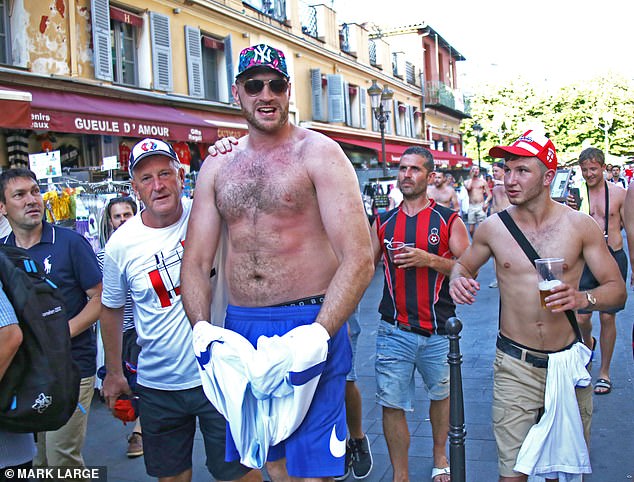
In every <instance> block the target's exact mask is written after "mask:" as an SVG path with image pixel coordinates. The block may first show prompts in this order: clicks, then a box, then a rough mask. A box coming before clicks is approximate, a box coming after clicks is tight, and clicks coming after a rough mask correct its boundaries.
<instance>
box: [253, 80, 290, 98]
mask: <svg viewBox="0 0 634 482" xmlns="http://www.w3.org/2000/svg"><path fill="white" fill-rule="evenodd" d="M265 84H267V85H268V86H269V89H270V90H271V92H273V93H274V94H277V95H279V94H283V93H284V92H286V90H287V89H288V80H286V79H271V80H259V79H249V80H245V81H244V83H243V84H242V85H243V86H244V91H245V92H246V93H247V95H258V94H259V93H260V92H262V89H264V85H265Z"/></svg>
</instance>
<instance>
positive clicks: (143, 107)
mask: <svg viewBox="0 0 634 482" xmlns="http://www.w3.org/2000/svg"><path fill="white" fill-rule="evenodd" d="M29 91H31V93H32V95H33V101H32V103H31V114H32V115H31V118H32V123H31V128H32V129H34V130H44V131H56V132H76V133H80V134H96V135H112V136H120V137H136V138H143V137H156V138H160V139H168V140H172V141H187V142H212V141H213V140H214V139H215V138H216V129H215V128H214V127H212V126H211V125H209V124H208V123H206V122H204V121H203V120H202V119H200V118H199V117H196V116H193V115H191V114H188V113H186V112H184V111H183V110H180V109H176V108H174V107H169V106H164V105H155V104H146V103H143V102H134V101H129V100H120V99H112V98H105V97H98V96H94V95H88V94H77V93H72V92H61V91H56V90H46V89H38V88H29Z"/></svg>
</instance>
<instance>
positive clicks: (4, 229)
mask: <svg viewBox="0 0 634 482" xmlns="http://www.w3.org/2000/svg"><path fill="white" fill-rule="evenodd" d="M9 234H11V225H10V224H9V221H8V220H7V218H5V217H4V214H0V238H6V237H7V236H9Z"/></svg>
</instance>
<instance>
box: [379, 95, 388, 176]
mask: <svg viewBox="0 0 634 482" xmlns="http://www.w3.org/2000/svg"><path fill="white" fill-rule="evenodd" d="M379 116H380V119H379V128H380V129H381V156H383V177H387V175H388V170H387V159H386V158H385V114H384V112H383V106H381V108H380V110H379Z"/></svg>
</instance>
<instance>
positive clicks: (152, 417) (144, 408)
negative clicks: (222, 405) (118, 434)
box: [137, 385, 251, 480]
mask: <svg viewBox="0 0 634 482" xmlns="http://www.w3.org/2000/svg"><path fill="white" fill-rule="evenodd" d="M137 393H138V395H139V412H140V413H141V425H142V426H143V451H144V459H145V469H146V471H147V473H148V475H149V476H151V477H173V476H176V475H178V474H180V473H182V472H184V471H185V470H188V469H190V468H191V467H192V450H193V447H194V435H195V433H196V418H198V423H199V426H200V431H201V432H202V435H203V441H204V443H205V452H206V455H207V468H208V469H209V472H210V473H211V475H213V477H214V478H215V479H217V480H236V479H239V478H241V477H242V476H244V475H245V474H246V473H247V472H249V470H251V469H249V468H248V467H245V466H243V465H241V464H240V463H239V462H238V461H235V462H225V437H226V424H227V422H226V421H225V419H224V417H223V416H222V415H221V414H220V413H219V412H218V411H217V410H216V409H215V408H214V406H213V405H212V404H211V403H210V402H209V400H207V397H206V396H205V394H204V392H203V389H202V387H196V388H190V389H187V390H174V391H169V390H156V389H153V388H147V387H143V386H141V385H137Z"/></svg>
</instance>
